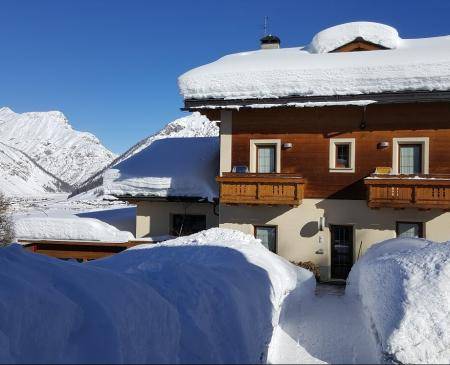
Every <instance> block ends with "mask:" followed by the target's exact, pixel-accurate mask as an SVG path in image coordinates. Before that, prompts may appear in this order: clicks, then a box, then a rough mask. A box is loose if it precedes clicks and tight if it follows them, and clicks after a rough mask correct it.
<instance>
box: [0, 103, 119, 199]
mask: <svg viewBox="0 0 450 365" xmlns="http://www.w3.org/2000/svg"><path fill="white" fill-rule="evenodd" d="M0 142H1V143H2V149H3V148H6V147H3V146H4V145H6V146H9V147H10V148H9V149H8V151H9V152H8V153H9V155H10V156H9V158H2V157H0V159H1V160H0V164H1V166H2V175H3V174H4V171H8V173H7V175H8V176H7V177H6V179H7V180H8V181H11V182H12V183H13V184H14V183H15V182H18V183H19V185H17V191H16V192H17V193H21V192H22V191H29V192H30V193H33V192H40V191H46V190H48V189H47V188H46V187H48V186H51V185H52V183H49V182H48V181H49V180H50V181H51V180H53V179H54V177H56V178H57V179H59V180H61V181H63V182H65V183H67V184H70V185H75V184H77V183H79V182H81V181H84V180H86V179H87V178H88V177H89V176H91V175H92V174H94V173H95V172H97V171H98V170H100V169H102V168H103V167H104V166H105V165H107V164H108V163H110V162H111V161H112V160H113V159H114V158H115V157H116V156H115V155H114V154H113V153H112V152H111V151H109V150H108V149H106V148H105V147H104V146H103V145H102V144H101V143H100V141H99V140H98V139H97V138H96V137H95V136H94V135H92V134H90V133H86V132H78V131H75V130H73V129H72V127H71V126H70V124H69V122H68V120H67V119H66V117H65V116H64V114H62V113H61V112H58V111H50V112H32V113H22V114H19V113H15V112H13V111H12V110H11V109H9V108H6V107H5V108H1V109H0ZM11 149H14V150H15V151H18V153H19V152H21V153H22V154H21V156H20V158H21V159H22V158H25V157H26V158H28V160H29V163H30V164H34V165H35V166H39V168H38V170H39V172H38V174H37V175H33V173H34V171H35V170H36V169H31V168H28V169H27V170H28V171H25V170H24V169H22V172H21V176H22V180H20V181H19V180H16V178H14V177H12V178H11V177H10V176H9V175H11V171H14V170H15V169H16V168H15V165H19V166H20V165H23V163H22V162H19V161H16V160H15V156H13V155H12V153H11V152H10V151H11ZM23 156H25V157H23ZM36 171H37V170H36ZM44 171H46V172H47V173H48V175H49V176H43V175H42V172H44ZM44 175H45V174H44ZM52 175H53V176H52ZM28 185H29V186H28ZM1 186H2V187H3V185H1ZM5 186H6V185H5ZM8 186H12V187H14V185H11V184H10V183H8ZM8 190H10V188H8ZM50 190H54V189H53V188H51V189H50ZM12 193H14V191H12Z"/></svg>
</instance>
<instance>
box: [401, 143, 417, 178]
mask: <svg viewBox="0 0 450 365" xmlns="http://www.w3.org/2000/svg"><path fill="white" fill-rule="evenodd" d="M398 172H399V174H406V175H410V174H421V173H422V145H421V144H400V145H399V156H398Z"/></svg>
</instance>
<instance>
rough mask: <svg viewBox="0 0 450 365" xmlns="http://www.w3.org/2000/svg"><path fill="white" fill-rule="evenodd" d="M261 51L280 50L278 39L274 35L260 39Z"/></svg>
mask: <svg viewBox="0 0 450 365" xmlns="http://www.w3.org/2000/svg"><path fill="white" fill-rule="evenodd" d="M260 42H261V49H277V48H280V38H278V37H277V36H275V35H272V34H268V35H266V36H264V37H262V38H261V39H260Z"/></svg>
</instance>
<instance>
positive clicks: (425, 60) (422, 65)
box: [178, 23, 450, 99]
mask: <svg viewBox="0 0 450 365" xmlns="http://www.w3.org/2000/svg"><path fill="white" fill-rule="evenodd" d="M370 24H371V25H370V26H367V27H360V26H354V25H352V24H346V25H342V26H338V27H337V28H334V30H333V28H331V30H327V31H324V32H325V33H324V34H321V33H319V34H318V35H317V38H318V39H316V42H313V44H315V46H311V45H307V46H303V47H294V48H281V49H271V50H257V51H249V52H241V53H237V54H232V55H228V56H225V57H222V58H221V59H219V60H217V61H215V62H212V63H210V64H207V65H204V66H201V67H198V68H195V69H193V70H190V71H188V72H186V73H185V74H183V75H181V76H180V77H179V79H178V83H179V87H180V91H181V94H182V95H183V97H184V99H214V98H217V99H222V98H224V99H255V98H256V99H257V98H279V97H287V96H306V97H308V96H336V95H359V94H361V95H362V94H368V93H370V94H372V93H383V92H403V91H447V90H449V89H450V36H443V37H433V38H421V39H399V40H398V43H397V44H396V48H394V49H390V50H375V51H369V52H342V53H339V52H338V53H315V52H316V51H318V50H316V49H315V48H314V47H319V48H320V49H319V51H323V50H325V49H328V48H329V47H333V46H335V45H339V44H341V43H342V42H345V41H347V40H348V39H349V37H352V36H354V35H357V34H364V35H365V36H367V37H370V39H372V40H373V41H380V42H382V43H383V44H384V45H391V46H394V44H393V43H395V42H394V41H395V32H394V30H391V29H390V28H389V27H387V26H384V25H373V24H372V23H370ZM376 37H379V40H378V39H375V38H376Z"/></svg>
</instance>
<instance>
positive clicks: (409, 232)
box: [397, 222, 420, 238]
mask: <svg viewBox="0 0 450 365" xmlns="http://www.w3.org/2000/svg"><path fill="white" fill-rule="evenodd" d="M397 226H398V232H397V236H398V237H401V238H420V223H405V222H403V223H398V225H397Z"/></svg>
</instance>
